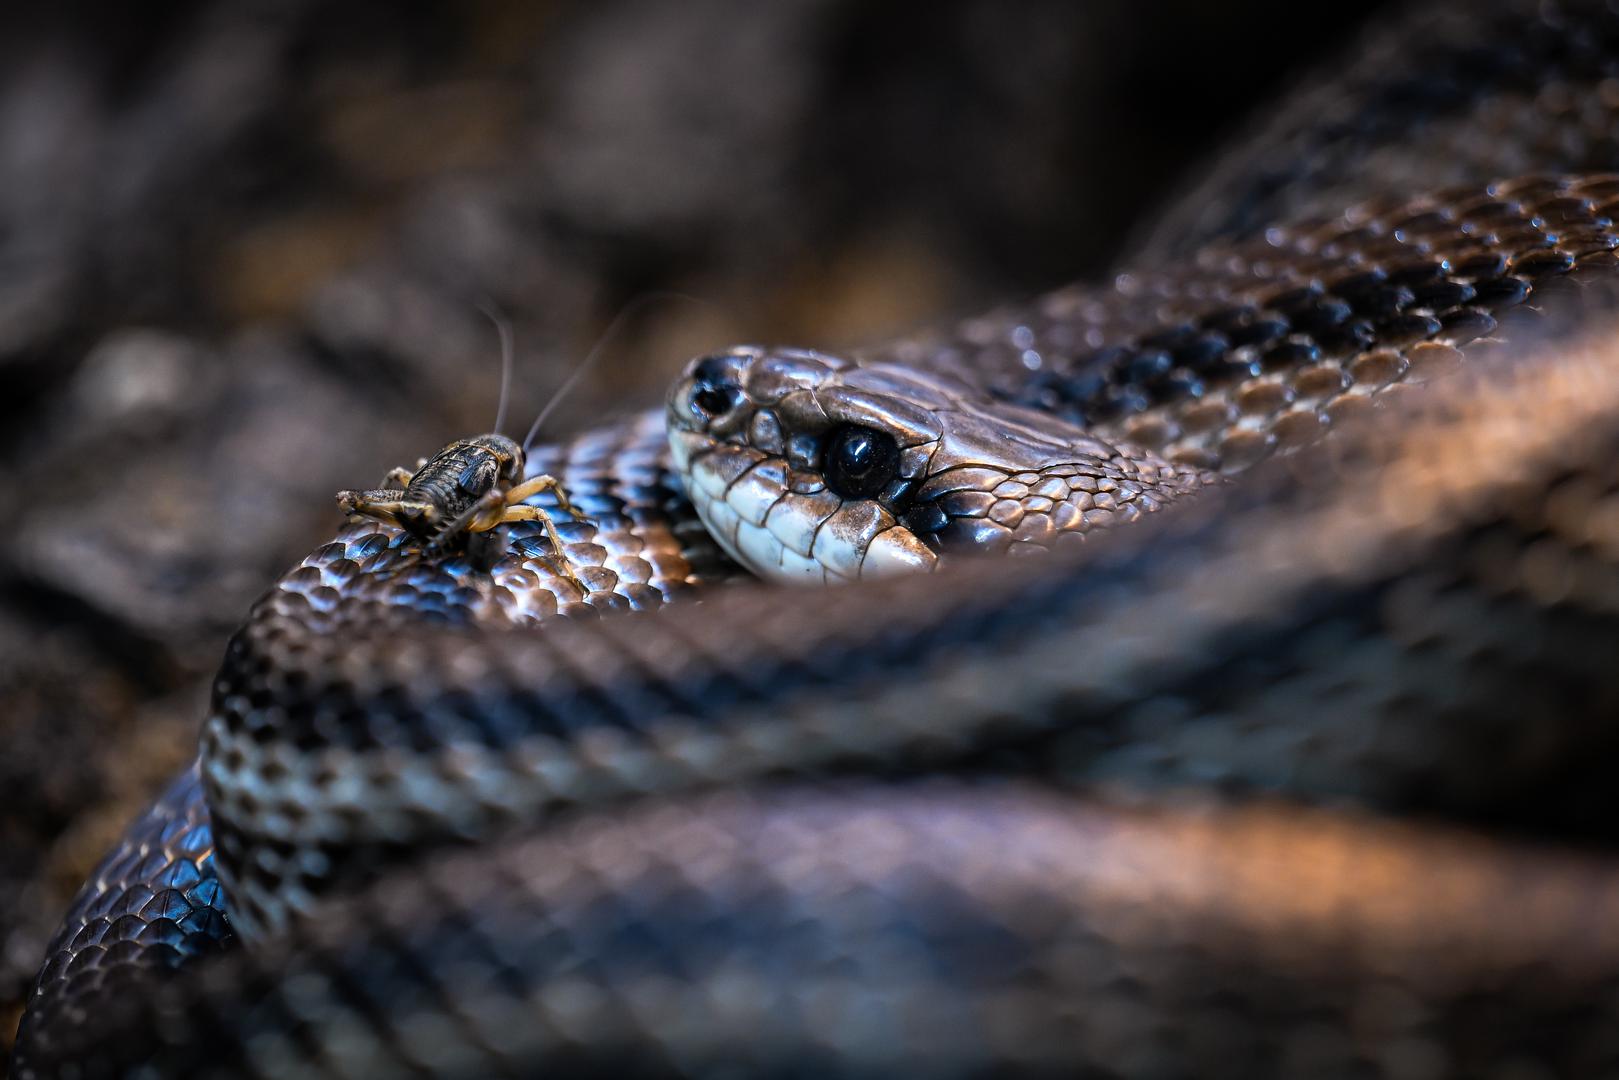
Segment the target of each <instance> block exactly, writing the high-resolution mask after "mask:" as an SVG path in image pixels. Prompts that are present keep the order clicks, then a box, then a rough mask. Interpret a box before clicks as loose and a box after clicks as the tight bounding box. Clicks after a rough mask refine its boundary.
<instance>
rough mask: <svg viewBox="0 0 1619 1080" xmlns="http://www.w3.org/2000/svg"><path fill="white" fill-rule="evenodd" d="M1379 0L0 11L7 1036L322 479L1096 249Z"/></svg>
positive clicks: (470, 1)
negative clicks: (506, 317) (497, 421)
mask: <svg viewBox="0 0 1619 1080" xmlns="http://www.w3.org/2000/svg"><path fill="white" fill-rule="evenodd" d="M1370 8H1371V5H1336V6H1335V5H1298V4H1294V3H1290V2H1288V0H1230V2H1227V3H1223V4H1208V3H1205V2H1202V0H1147V2H1142V0H1090V2H1088V3H1083V4H1078V3H1072V2H1069V0H929V2H893V3H870V2H864V0H772V2H770V3H755V2H748V0H682V2H681V3H667V2H663V0H588V2H580V3H566V2H549V3H546V2H532V3H529V2H518V0H442V2H437V3H434V2H412V3H403V2H396V0H350V2H345V3H341V4H339V3H335V2H334V3H319V2H312V0H190V2H183V3H163V2H153V3H149V4H144V5H121V4H120V5H112V4H97V3H67V4H53V5H50V6H49V7H48V9H47V8H45V7H44V6H43V5H41V6H40V8H39V10H32V9H31V8H30V6H28V5H16V4H13V5H7V6H6V8H5V10H4V12H3V13H0V475H3V476H4V477H5V478H6V479H5V482H4V483H3V484H0V513H3V517H4V520H5V521H6V522H7V529H6V534H5V536H6V539H5V542H4V543H3V544H0V748H3V749H0V792H3V801H0V1066H3V1064H4V1057H5V1053H4V1051H5V1049H6V1048H7V1047H9V1045H10V1041H11V1036H12V1033H13V1031H14V1029H15V1025H16V1020H17V1017H18V1015H19V1012H20V1008H21V1002H22V1000H23V998H24V995H25V994H26V992H27V988H28V984H29V982H30V981H31V979H32V977H33V974H34V971H35V968H36V966H37V964H38V961H39V957H40V954H41V951H42V949H43V947H44V943H45V939H46V938H47V936H48V935H49V933H50V931H51V929H52V927H53V926H54V924H55V922H56V919H57V917H58V916H59V914H60V912H61V910H62V909H63V907H64V906H65V904H66V903H67V900H68V898H69V896H70V895H71V893H72V891H73V890H74V889H75V888H76V887H77V885H78V884H79V882H80V881H81V880H82V879H83V877H84V875H85V874H86V872H87V871H88V869H89V868H90V867H91V866H92V865H93V863H94V861H95V859H96V858H97V856H98V855H99V854H100V853H101V851H102V850H104V849H105V848H106V847H107V845H108V844H109V843H110V841H111V840H112V838H113V837H114V836H115V835H116V834H117V833H118V831H119V830H120V829H121V827H122V826H123V825H124V824H125V823H126V822H127V820H128V819H129V818H130V816H131V815H132V814H133V813H135V812H136V811H137V810H138V809H139V806H140V804H141V803H142V802H143V801H144V800H145V799H146V798H147V797H148V796H149V795H150V794H151V792H152V791H153V789H154V788H155V787H156V786H157V785H158V784H159V783H160V782H161V781H162V780H163V779H164V778H165V777H166V776H167V775H168V774H170V773H172V772H173V771H174V770H176V769H177V768H179V767H181V766H182V765H183V764H184V762H185V761H187V760H188V759H189V758H190V756H191V754H192V750H193V746H194V741H195V733H196V730H197V726H198V724H199V722H200V720H201V717H202V714H203V708H204V704H205V700H206V689H207V682H208V677H209V675H210V673H211V672H212V670H213V668H214V667H215V665H216V663H217V661H218V657H219V655H220V652H221V650H222V648H223V646H224V642H225V639H226V637H227V635H228V634H229V632H230V630H231V629H232V627H233V626H234V624H235V623H236V622H237V621H238V620H239V619H240V618H241V616H242V615H243V614H244V613H245V611H246V609H247V607H248V605H249V604H250V603H251V602H252V600H253V598H254V597H255V596H256V595H257V594H258V593H259V592H260V591H262V590H263V589H264V588H265V587H266V586H267V585H268V584H269V583H270V582H271V581H272V580H274V579H275V577H276V576H277V575H278V574H279V573H281V572H282V571H283V570H284V569H285V568H286V567H287V566H288V565H289V564H290V563H291V562H293V561H294V560H296V559H297V558H299V557H300V556H301V555H302V554H303V553H305V552H306V551H308V550H309V549H310V548H312V547H313V546H315V545H316V544H318V543H319V542H320V541H321V540H322V539H323V537H324V536H325V535H326V534H327V533H328V532H329V531H330V530H331V529H332V528H333V527H334V526H335V525H336V524H337V514H336V511H335V509H334V507H333V503H332V494H333V492H335V491H336V490H337V489H338V488H341V487H363V486H369V485H371V484H373V483H375V482H377V481H379V480H380V479H381V477H382V475H383V473H384V472H385V471H386V469H387V468H388V467H389V466H391V465H393V464H397V463H408V462H411V461H414V460H415V459H416V457H418V456H420V455H421V454H424V453H427V452H430V451H431V450H433V449H435V448H436V447H438V446H439V445H441V444H442V443H444V442H445V441H447V440H448V439H450V438H453V437H455V436H457V435H462V434H470V433H474V432H479V431H483V430H485V429H487V428H488V427H489V426H490V424H491V422H492V420H493V417H494V410H495V404H496V397H497V388H498V385H499V349H498V345H497V339H496V337H495V333H494V330H493V328H492V327H491V325H490V323H489V322H488V321H487V320H486V319H485V318H484V317H483V316H482V315H481V314H479V312H478V309H477V305H478V303H479V302H480V301H481V300H483V299H484V298H486V297H487V298H491V299H493V300H494V301H495V302H496V303H497V304H498V305H499V306H500V307H502V308H503V309H504V310H505V311H507V312H508V313H510V315H511V317H512V321H513V324H514V327H515V331H516V338H517V342H518V350H517V355H518V371H517V378H516V384H515V393H514V399H513V409H512V420H511V421H510V422H509V425H508V426H509V427H510V428H511V429H512V430H514V431H516V432H519V433H520V432H521V431H522V430H523V429H524V428H525V427H526V426H527V423H528V421H529V419H530V418H531V417H532V416H533V415H534V413H535V411H536V410H537V409H538V408H539V407H540V406H541V405H543V404H544V403H545V402H546V401H547V400H548V395H549V393H550V391H551V389H552V388H554V387H555V386H556V385H557V384H558V383H560V382H561V380H562V379H563V378H565V377H566V376H567V374H568V373H569V371H570V370H571V365H572V364H574V363H575V362H577V360H578V359H579V358H581V357H582V356H584V355H585V353H586V352H588V351H589V349H590V348H591V346H592V345H593V344H594V343H595V342H596V341H597V339H598V337H599V336H600V334H601V333H602V330H603V328H604V327H605V326H606V324H607V323H608V322H610V321H611V320H612V319H613V317H614V316H615V315H616V314H617V313H618V312H619V311H620V310H622V309H623V308H624V306H625V305H626V304H627V303H629V302H631V301H634V300H635V299H636V298H637V297H639V296H642V295H644V294H645V293H647V292H648V291H652V290H666V289H673V290H679V291H680V292H683V293H685V294H688V295H691V296H694V297H697V298H699V299H701V300H702V301H704V303H703V304H700V305H694V304H685V303H663V304H650V305H646V306H643V307H640V308H638V310H637V313H636V314H635V316H634V317H633V318H631V319H630V320H629V321H628V323H627V326H626V327H625V329H624V331H623V333H622V334H620V335H618V336H617V337H616V339H615V340H614V341H613V342H611V343H610V346H609V348H608V349H607V351H606V355H605V358H604V360H603V362H602V363H601V364H600V365H599V366H598V367H597V368H596V369H594V370H593V372H592V375H591V377H590V378H589V379H588V380H587V381H586V384H585V385H584V386H583V387H582V388H581V390H580V391H579V392H578V393H577V395H576V396H575V397H574V398H572V399H571V400H570V402H569V404H568V406H567V407H566V408H564V409H562V410H560V412H559V414H558V416H557V418H556V420H555V421H554V422H553V423H552V425H551V432H550V434H553V435H563V434H566V433H568V432H569V431H571V430H576V429H578V428H581V427H584V426H587V425H588V424H590V423H591V422H593V421H596V420H599V419H602V418H604V417H606V416H608V415H610V414H613V413H616V412H623V411H626V410H628V409H632V408H635V407H638V406H642V405H647V404H651V403H654V402H656V401H658V400H659V398H660V396H661V393H662V388H663V385H664V384H665V383H666V381H667V380H668V379H669V378H670V377H672V376H673V374H674V373H675V372H676V371H677V370H678V368H679V365H680V364H681V362H682V361H683V360H684V359H685V358H686V357H688V356H690V355H693V354H695V353H698V352H701V351H703V350H706V349H711V348H715V347H720V346H724V345H727V344H732V343H735V342H739V341H763V342H790V343H794V344H802V345H811V346H822V347H835V346H837V345H838V344H840V343H848V342H851V341H860V340H870V339H874V338H881V337H883V336H885V335H889V334H895V333H901V332H904V331H905V330H906V329H907V328H908V327H911V326H914V325H916V324H918V323H921V322H926V321H928V320H930V319H937V318H940V317H942V316H946V315H950V314H965V313H968V312H969V311H970V310H971V309H972V308H974V307H980V306H986V305H988V304H991V303H994V302H996V301H999V300H1003V299H1013V298H1017V297H1018V296H1020V295H1022V294H1027V293H1032V292H1034V291H1037V290H1040V289H1042V288H1046V287H1050V286H1053V285H1056V284H1060V283H1062V282H1063V281H1065V280H1068V279H1072V278H1077V277H1085V276H1093V277H1094V276H1100V275H1104V274H1106V273H1107V271H1108V268H1109V266H1110V265H1112V264H1114V263H1115V262H1116V261H1118V260H1119V259H1120V258H1127V257H1128V244H1129V239H1128V238H1129V237H1130V235H1131V232H1132V230H1133V229H1139V228H1140V227H1141V226H1142V223H1143V222H1145V221H1149V220H1150V219H1151V215H1152V212H1153V207H1154V206H1155V205H1156V204H1158V203H1160V202H1162V201H1163V200H1164V199H1165V198H1167V197H1168V196H1169V195H1170V194H1171V193H1172V192H1173V191H1174V189H1175V188H1176V187H1177V186H1181V185H1184V184H1185V183H1187V182H1188V181H1189V179H1190V178H1191V176H1192V175H1193V173H1192V170H1194V169H1195V168H1196V165H1197V163H1198V162H1199V161H1200V160H1202V159H1205V158H1206V157H1207V155H1208V154H1209V153H1210V152H1211V151H1212V150H1213V148H1214V147H1215V145H1216V143H1217V142H1218V140H1219V139H1220V138H1222V137H1223V136H1225V135H1227V134H1229V133H1231V132H1232V131H1234V130H1236V129H1238V128H1240V127H1241V125H1242V124H1243V121H1244V119H1245V118H1246V117H1247V116H1248V115H1249V114H1250V113H1251V112H1252V111H1253V110H1254V109H1255V108H1256V107H1258V106H1260V105H1262V104H1263V103H1264V102H1265V101H1267V100H1269V99H1271V98H1273V97H1275V96H1276V95H1277V94H1278V92H1279V91H1280V89H1281V87H1282V86H1283V85H1284V84H1285V82H1286V81H1287V80H1288V79H1289V78H1290V76H1292V75H1293V74H1294V73H1295V72H1296V71H1297V70H1298V69H1299V68H1300V67H1302V66H1304V65H1307V64H1308V63H1310V62H1311V61H1313V60H1316V59H1318V58H1319V57H1320V56H1321V55H1322V54H1323V53H1325V52H1327V51H1329V50H1331V49H1333V48H1334V46H1335V45H1337V44H1340V43H1341V41H1342V35H1343V34H1344V33H1345V32H1346V31H1347V30H1348V29H1349V28H1351V27H1352V26H1353V24H1354V23H1355V22H1356V21H1358V20H1359V19H1361V18H1363V17H1365V15H1366V14H1367V13H1368V11H1369V9H1370Z"/></svg>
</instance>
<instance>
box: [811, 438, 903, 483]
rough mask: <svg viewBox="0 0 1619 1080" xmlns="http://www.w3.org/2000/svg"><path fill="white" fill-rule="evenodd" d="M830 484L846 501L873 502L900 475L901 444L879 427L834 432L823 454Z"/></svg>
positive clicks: (827, 479) (828, 439) (827, 481)
mask: <svg viewBox="0 0 1619 1080" xmlns="http://www.w3.org/2000/svg"><path fill="white" fill-rule="evenodd" d="M823 461H824V463H825V469H826V483H827V486H828V487H830V488H831V489H832V491H833V492H834V493H836V494H838V495H841V496H843V497H844V498H846V499H870V498H874V497H875V496H877V495H878V494H880V493H881V492H882V490H883V489H884V488H886V487H887V486H888V485H889V484H890V483H892V482H893V479H894V476H895V474H897V473H898V472H899V444H897V443H895V442H894V438H893V436H892V435H889V434H887V433H886V432H882V431H878V430H876V429H875V428H869V427H861V426H859V425H857V424H849V425H846V426H844V427H840V428H838V429H836V430H835V431H833V432H832V434H831V435H830V436H829V437H828V438H827V441H826V450H825V451H824V453H823Z"/></svg>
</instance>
